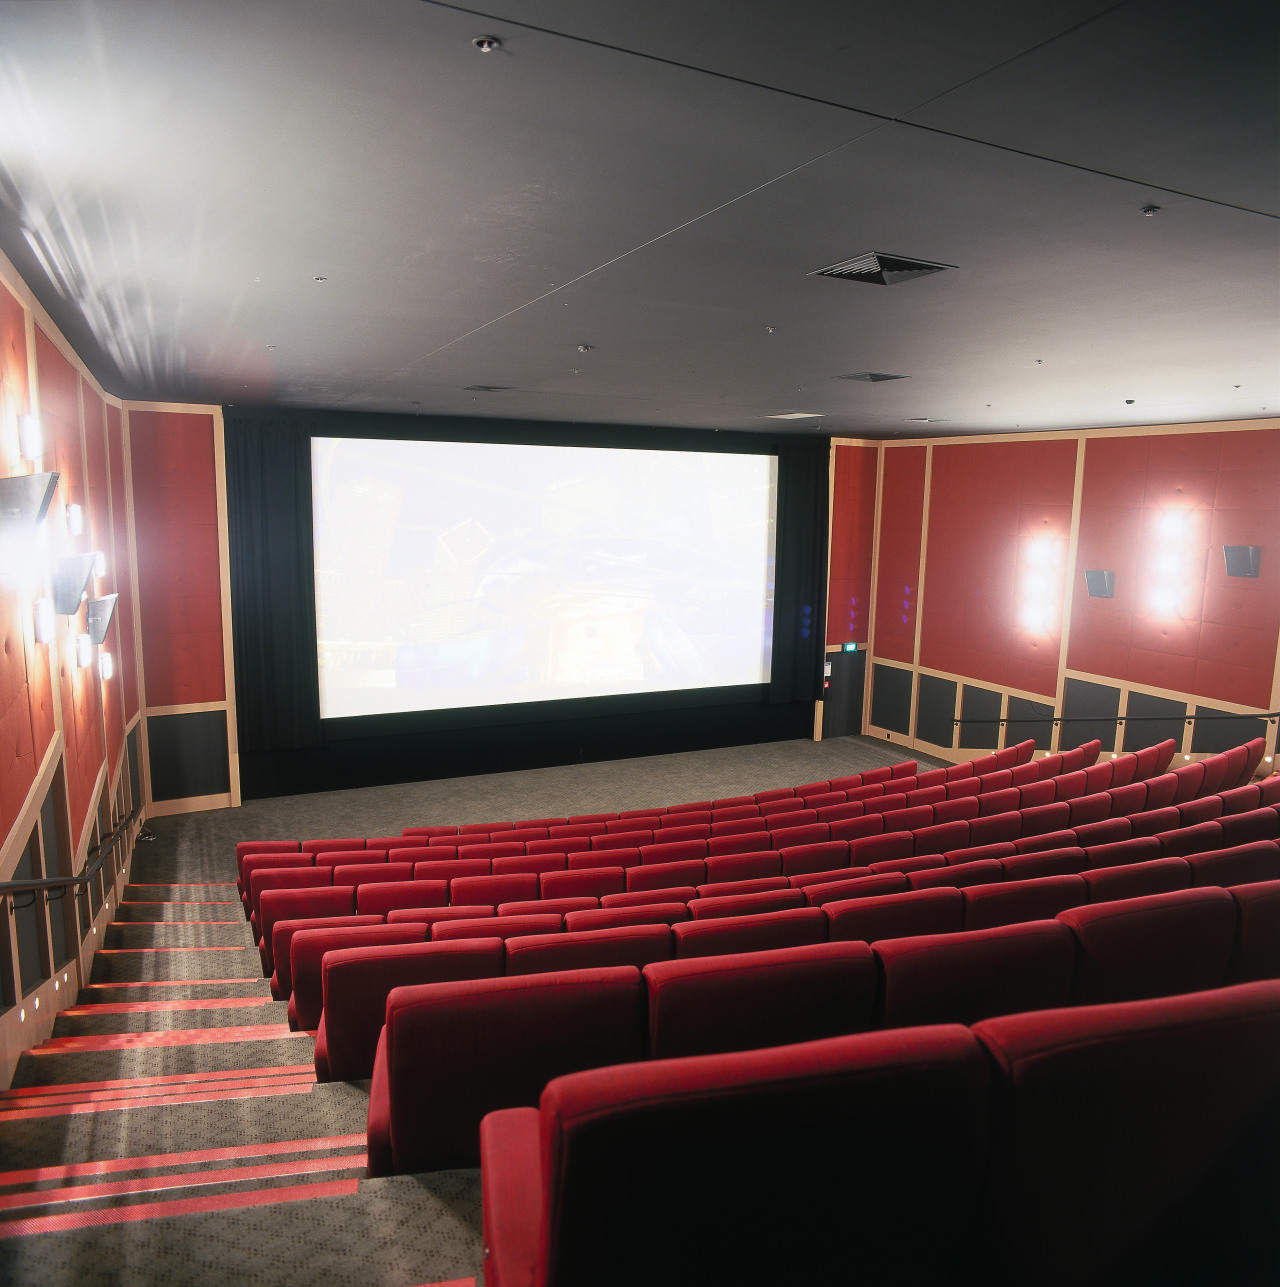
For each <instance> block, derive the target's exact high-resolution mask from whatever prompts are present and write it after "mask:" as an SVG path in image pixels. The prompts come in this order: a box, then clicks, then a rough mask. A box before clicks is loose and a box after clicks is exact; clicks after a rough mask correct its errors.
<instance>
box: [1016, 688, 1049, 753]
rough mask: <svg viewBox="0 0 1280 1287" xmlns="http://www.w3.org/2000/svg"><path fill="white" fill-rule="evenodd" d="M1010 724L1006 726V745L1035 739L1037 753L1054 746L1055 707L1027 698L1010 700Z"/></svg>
mask: <svg viewBox="0 0 1280 1287" xmlns="http://www.w3.org/2000/svg"><path fill="white" fill-rule="evenodd" d="M1008 719H1009V722H1008V723H1007V724H1006V725H1005V726H1004V744H1005V745H1006V746H1013V745H1014V744H1015V743H1017V742H1025V741H1026V740H1027V738H1029V737H1034V738H1035V740H1036V750H1037V751H1047V750H1048V749H1049V748H1050V747H1051V746H1052V745H1053V707H1052V706H1050V705H1049V704H1048V703H1046V702H1032V701H1028V700H1027V699H1026V698H1025V697H1013V696H1010V698H1009V717H1008Z"/></svg>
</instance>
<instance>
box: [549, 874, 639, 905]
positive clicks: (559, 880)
mask: <svg viewBox="0 0 1280 1287" xmlns="http://www.w3.org/2000/svg"><path fill="white" fill-rule="evenodd" d="M540 881H541V886H540V888H541V895H542V897H543V898H582V897H588V898H600V897H601V896H602V895H604V894H620V893H621V892H622V891H623V890H624V889H626V887H627V874H626V871H625V870H624V869H623V868H622V867H584V868H581V869H579V870H577V871H548V872H544V873H543V875H542V876H541V877H540Z"/></svg>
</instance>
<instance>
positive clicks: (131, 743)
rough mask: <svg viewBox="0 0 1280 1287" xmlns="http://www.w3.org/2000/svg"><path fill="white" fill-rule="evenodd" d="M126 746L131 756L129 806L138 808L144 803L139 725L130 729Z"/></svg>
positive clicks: (129, 756)
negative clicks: (140, 767) (140, 769)
mask: <svg viewBox="0 0 1280 1287" xmlns="http://www.w3.org/2000/svg"><path fill="white" fill-rule="evenodd" d="M125 747H126V749H127V751H128V758H129V808H130V809H136V808H137V807H138V805H139V804H141V803H142V778H141V775H140V774H139V771H138V725H137V724H135V725H134V726H133V728H131V729H130V730H129V736H128V737H127V738H125Z"/></svg>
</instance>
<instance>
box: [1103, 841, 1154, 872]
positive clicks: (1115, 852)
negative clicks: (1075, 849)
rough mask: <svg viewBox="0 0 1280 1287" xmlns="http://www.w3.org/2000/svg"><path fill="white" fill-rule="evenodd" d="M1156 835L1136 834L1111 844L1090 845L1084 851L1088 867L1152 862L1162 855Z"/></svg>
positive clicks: (1121, 865)
mask: <svg viewBox="0 0 1280 1287" xmlns="http://www.w3.org/2000/svg"><path fill="white" fill-rule="evenodd" d="M1160 848H1161V846H1160V841H1159V840H1157V839H1156V837H1155V836H1134V837H1133V838H1132V839H1131V840H1117V841H1116V842H1115V843H1114V844H1109V845H1090V846H1089V847H1088V848H1087V849H1086V850H1085V851H1084V852H1085V858H1086V866H1088V867H1091V868H1092V867H1124V866H1127V865H1128V864H1129V863H1134V862H1151V861H1152V860H1153V859H1156V858H1159V857H1160Z"/></svg>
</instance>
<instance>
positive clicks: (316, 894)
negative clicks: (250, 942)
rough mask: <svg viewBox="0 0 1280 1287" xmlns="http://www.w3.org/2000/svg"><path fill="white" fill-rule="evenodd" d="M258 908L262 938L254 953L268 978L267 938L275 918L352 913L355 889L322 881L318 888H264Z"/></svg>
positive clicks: (272, 969)
mask: <svg viewBox="0 0 1280 1287" xmlns="http://www.w3.org/2000/svg"><path fill="white" fill-rule="evenodd" d="M259 910H260V912H261V915H262V938H261V940H260V941H259V943H258V955H259V956H260V957H261V959H262V973H263V976H264V977H265V978H268V979H269V978H270V977H271V976H272V974H274V973H275V968H276V966H275V957H274V955H273V954H272V949H271V939H272V935H273V931H274V930H275V927H276V923H277V922H278V921H288V920H308V919H310V920H314V919H317V918H319V917H321V916H354V915H355V914H356V891H355V889H354V888H353V887H352V886H351V885H324V886H322V887H320V888H319V889H266V890H263V891H262V899H261V903H260V907H259Z"/></svg>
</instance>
